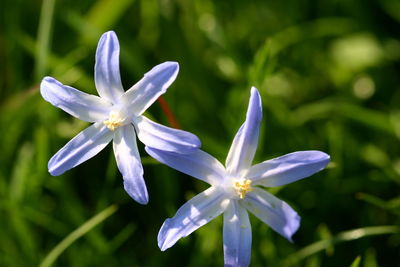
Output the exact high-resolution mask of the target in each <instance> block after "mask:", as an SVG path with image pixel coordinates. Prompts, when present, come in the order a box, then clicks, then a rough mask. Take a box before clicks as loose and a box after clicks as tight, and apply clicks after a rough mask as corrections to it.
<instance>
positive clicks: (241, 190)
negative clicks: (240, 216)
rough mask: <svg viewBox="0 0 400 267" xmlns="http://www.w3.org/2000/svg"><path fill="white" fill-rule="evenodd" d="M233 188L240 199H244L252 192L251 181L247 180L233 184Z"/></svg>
mask: <svg viewBox="0 0 400 267" xmlns="http://www.w3.org/2000/svg"><path fill="white" fill-rule="evenodd" d="M233 187H234V188H235V190H236V192H237V193H238V195H239V197H240V199H244V198H245V197H246V194H247V193H248V192H250V191H252V190H253V188H251V180H248V179H244V180H240V181H236V182H235V183H234V184H233Z"/></svg>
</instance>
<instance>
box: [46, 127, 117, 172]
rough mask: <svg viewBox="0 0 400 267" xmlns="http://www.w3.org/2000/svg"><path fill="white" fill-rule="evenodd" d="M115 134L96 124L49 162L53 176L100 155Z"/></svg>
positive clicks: (81, 133)
mask: <svg viewBox="0 0 400 267" xmlns="http://www.w3.org/2000/svg"><path fill="white" fill-rule="evenodd" d="M113 135H114V133H113V132H111V131H110V130H108V128H107V127H106V126H105V125H103V124H102V123H98V122H97V123H95V124H93V125H91V126H90V127H88V128H86V129H85V130H83V131H82V132H80V133H79V134H78V135H77V136H75V137H74V138H73V139H72V140H71V141H69V142H68V143H67V144H66V145H65V146H64V147H63V148H61V149H60V150H59V151H58V152H57V153H56V154H55V155H54V156H53V157H52V158H51V159H50V160H49V164H48V167H49V172H50V174H51V175H60V174H63V173H64V172H65V171H67V170H69V169H71V168H73V167H75V166H77V165H79V164H81V163H82V162H84V161H86V160H88V159H90V158H91V157H93V156H95V155H96V154H97V153H99V152H100V151H101V150H102V149H103V148H104V147H105V146H106V145H107V144H108V143H109V142H110V141H111V140H112V138H113Z"/></svg>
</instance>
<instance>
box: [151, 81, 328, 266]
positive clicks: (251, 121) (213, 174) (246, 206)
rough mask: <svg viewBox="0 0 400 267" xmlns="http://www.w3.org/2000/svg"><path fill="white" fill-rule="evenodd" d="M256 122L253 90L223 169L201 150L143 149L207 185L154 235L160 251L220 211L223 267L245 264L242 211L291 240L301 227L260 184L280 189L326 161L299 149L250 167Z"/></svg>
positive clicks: (258, 108)
mask: <svg viewBox="0 0 400 267" xmlns="http://www.w3.org/2000/svg"><path fill="white" fill-rule="evenodd" d="M261 119H262V104H261V99H260V95H259V93H258V91H257V89H256V88H255V87H253V88H252V89H251V96H250V101H249V107H248V110H247V115H246V121H245V122H244V124H243V125H242V126H241V127H240V129H239V131H238V133H237V134H236V136H235V138H234V140H233V143H232V146H231V148H230V150H229V153H228V157H227V159H226V163H225V165H226V168H225V167H224V166H223V165H222V164H221V163H220V162H219V161H218V160H216V159H215V158H213V157H212V156H211V155H209V154H207V153H206V152H203V151H201V150H197V151H195V152H193V153H192V154H187V155H182V154H181V155H179V154H177V153H173V152H165V151H160V150H158V149H154V148H150V147H146V151H147V153H149V154H150V155H151V156H152V157H154V158H156V159H157V160H159V161H160V162H162V163H164V164H166V165H168V166H170V167H172V168H175V169H177V170H179V171H181V172H183V173H186V174H188V175H190V176H193V177H195V178H197V179H200V180H202V181H204V182H207V183H209V184H210V185H211V187H210V188H208V189H207V190H205V191H204V192H202V193H200V194H198V195H197V196H195V197H194V198H192V199H191V200H189V201H188V202H187V203H185V204H184V205H183V206H182V207H181V208H180V209H179V210H178V211H177V213H176V214H175V216H174V217H173V218H170V219H167V220H165V222H164V224H163V225H162V227H161V229H160V232H159V234H158V246H159V247H160V249H161V250H163V251H164V250H166V249H168V248H170V247H171V246H173V245H174V244H175V243H176V242H177V241H178V240H179V239H180V238H182V237H185V236H187V235H189V234H190V233H192V232H193V231H195V230H196V229H198V228H199V227H201V226H203V225H204V224H206V223H208V222H209V221H211V220H212V219H214V218H215V217H217V216H218V215H220V214H221V213H223V214H224V228H223V243H224V256H225V266H248V265H249V263H250V254H251V226H250V221H249V216H248V213H247V211H250V212H251V213H253V214H254V215H255V216H256V217H257V218H259V219H260V220H262V221H263V222H264V223H266V224H268V225H269V226H270V227H271V228H272V229H273V230H275V231H276V232H278V233H279V234H281V235H282V236H284V237H285V238H287V239H288V240H290V241H291V238H292V235H293V234H294V233H295V232H296V231H297V229H298V228H299V226H300V217H299V215H297V213H296V212H295V211H294V210H293V209H292V208H291V207H290V206H289V205H288V204H287V203H285V202H284V201H282V200H279V199H278V198H276V197H275V196H273V195H272V194H270V193H268V192H266V191H265V190H262V189H261V188H260V187H259V186H265V187H274V186H281V185H285V184H288V183H291V182H294V181H297V180H299V179H302V178H305V177H308V176H310V175H312V174H314V173H316V172H318V171H320V170H322V169H323V168H325V166H326V165H327V164H328V162H329V160H330V158H329V156H328V155H327V154H325V153H324V152H320V151H299V152H294V153H290V154H287V155H284V156H281V157H278V158H275V159H272V160H267V161H264V162H262V163H259V164H256V165H254V166H251V163H252V161H253V158H254V154H255V152H256V149H257V143H258V136H259V129H260V123H261Z"/></svg>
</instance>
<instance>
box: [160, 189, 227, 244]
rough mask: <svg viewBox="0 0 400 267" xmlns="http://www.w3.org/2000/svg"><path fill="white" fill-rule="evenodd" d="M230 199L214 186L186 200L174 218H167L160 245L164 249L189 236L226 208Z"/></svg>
mask: <svg viewBox="0 0 400 267" xmlns="http://www.w3.org/2000/svg"><path fill="white" fill-rule="evenodd" d="M227 202H229V200H227V199H225V195H224V193H223V191H220V190H217V189H216V188H214V187H210V188H208V189H207V190H206V191H204V192H202V193H200V194H198V195H197V196H195V197H194V198H192V199H190V200H189V201H188V202H186V203H185V204H184V205H183V206H182V207H181V208H180V209H179V210H178V211H177V212H176V214H175V216H174V217H173V218H170V219H166V220H165V222H164V223H163V225H162V226H161V229H160V231H159V233H158V237H157V239H158V246H159V247H160V249H161V250H162V251H164V250H166V249H168V248H170V247H172V246H173V245H174V244H175V243H176V242H177V241H178V240H179V239H181V238H182V237H185V236H188V235H189V234H191V233H192V232H194V231H195V230H197V229H198V228H200V227H201V226H203V225H204V224H206V223H208V222H209V221H211V220H212V219H214V218H215V217H217V216H218V215H220V214H221V213H222V212H224V210H225V208H226V204H227Z"/></svg>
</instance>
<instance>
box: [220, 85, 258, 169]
mask: <svg viewBox="0 0 400 267" xmlns="http://www.w3.org/2000/svg"><path fill="white" fill-rule="evenodd" d="M261 120H262V104H261V98H260V94H259V93H258V91H257V89H256V88H255V87H252V88H251V95H250V100H249V106H248V108H247V114H246V121H245V122H244V123H243V125H242V126H241V127H240V129H239V131H238V132H237V134H236V136H235V139H234V140H233V142H232V146H231V148H230V150H229V153H228V157H227V158H226V163H225V166H226V169H227V171H228V173H230V174H233V175H237V174H239V172H240V171H241V170H243V169H246V168H249V167H250V166H251V162H252V161H253V158H254V154H255V153H256V150H257V144H258V136H259V133H260V124H261Z"/></svg>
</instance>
